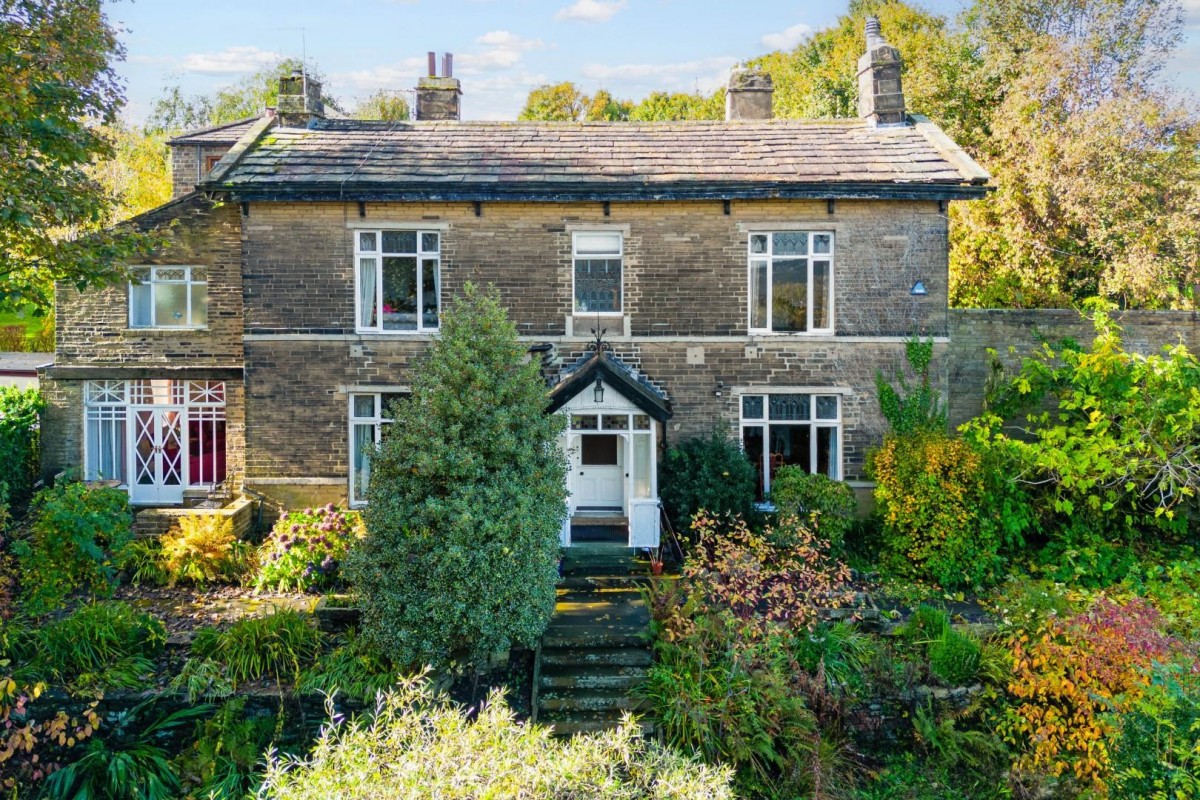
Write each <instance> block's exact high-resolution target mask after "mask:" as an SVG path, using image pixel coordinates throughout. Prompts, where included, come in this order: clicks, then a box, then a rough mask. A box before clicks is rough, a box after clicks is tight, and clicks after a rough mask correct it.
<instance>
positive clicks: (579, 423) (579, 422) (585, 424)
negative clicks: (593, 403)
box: [571, 414, 600, 431]
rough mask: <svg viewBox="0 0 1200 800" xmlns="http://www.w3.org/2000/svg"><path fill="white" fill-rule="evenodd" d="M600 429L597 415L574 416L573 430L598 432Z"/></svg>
mask: <svg viewBox="0 0 1200 800" xmlns="http://www.w3.org/2000/svg"><path fill="white" fill-rule="evenodd" d="M599 429H600V425H599V419H598V418H597V417H596V415H595V414H572V415H571V430H573V431H596V430H599Z"/></svg>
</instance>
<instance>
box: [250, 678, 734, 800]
mask: <svg viewBox="0 0 1200 800" xmlns="http://www.w3.org/2000/svg"><path fill="white" fill-rule="evenodd" d="M259 796H260V797H264V798H272V800H308V799H310V798H311V800H326V798H330V797H356V798H364V800H366V799H367V798H372V799H374V798H377V799H378V800H385V798H393V797H404V798H409V800H426V799H428V800H433V799H434V798H437V799H438V800H455V799H461V800H467V798H477V797H497V798H499V797H571V798H576V799H577V800H609V799H610V798H628V800H652V799H653V800H732V798H733V794H732V792H731V791H730V787H729V775H728V773H727V772H726V771H725V770H723V769H721V768H713V767H708V766H705V765H703V764H701V763H699V762H698V761H696V760H694V759H693V758H690V757H688V756H684V755H681V754H679V753H677V752H675V751H673V750H670V749H668V748H664V747H662V746H660V745H658V744H656V743H654V742H652V741H649V740H647V739H645V738H643V737H642V735H641V731H640V729H639V728H638V727H637V726H636V725H635V724H634V723H633V722H632V721H630V722H628V723H626V724H625V725H623V726H622V727H621V728H619V729H618V730H616V731H612V732H609V733H605V734H595V735H580V736H576V737H574V738H571V739H558V738H555V737H553V736H551V734H550V731H549V730H548V729H546V728H541V727H537V726H531V725H524V724H521V723H519V722H517V721H516V719H515V718H514V717H513V714H512V712H511V711H510V710H509V709H508V708H507V706H505V704H504V700H503V698H502V696H501V695H500V694H499V693H494V694H493V695H492V696H491V697H490V699H489V700H488V701H487V703H485V704H484V705H483V707H482V708H481V709H480V710H479V712H478V713H477V714H476V715H475V716H474V717H473V718H472V719H468V717H467V715H466V714H464V713H463V711H462V710H461V709H459V708H457V707H455V706H453V705H451V704H450V703H449V702H448V701H446V700H445V699H443V698H440V697H436V696H435V695H434V694H433V693H432V692H431V690H430V689H429V687H428V685H427V684H425V683H423V682H422V680H421V679H420V678H416V679H409V680H405V681H402V682H401V683H400V684H399V685H398V687H397V688H396V689H395V690H394V691H393V692H389V693H388V694H386V695H384V696H383V698H382V700H381V702H380V705H379V709H378V711H377V712H376V713H375V714H374V715H373V716H370V717H367V718H364V719H361V720H358V721H353V722H335V723H333V724H331V725H329V726H327V727H326V728H325V729H324V730H323V732H322V734H321V738H320V739H319V740H318V742H317V744H316V746H315V747H314V748H313V750H312V752H311V754H310V755H308V756H307V757H305V758H275V759H273V760H272V761H271V762H270V763H269V765H268V768H267V774H266V778H265V780H264V782H263V786H262V789H261V790H260V793H259Z"/></svg>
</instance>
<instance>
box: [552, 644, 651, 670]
mask: <svg viewBox="0 0 1200 800" xmlns="http://www.w3.org/2000/svg"><path fill="white" fill-rule="evenodd" d="M650 661H651V656H650V651H649V650H648V649H647V648H646V647H645V645H644V643H642V646H641V647H563V648H556V649H549V648H546V647H545V643H543V646H542V664H543V665H547V666H552V667H555V666H561V667H571V666H579V667H589V666H590V667H595V666H597V665H605V666H618V667H648V666H650ZM543 668H545V667H543Z"/></svg>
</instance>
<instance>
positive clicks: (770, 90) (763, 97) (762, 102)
mask: <svg viewBox="0 0 1200 800" xmlns="http://www.w3.org/2000/svg"><path fill="white" fill-rule="evenodd" d="M774 92H775V84H774V83H772V81H771V76H770V75H768V74H767V73H765V72H763V71H762V70H760V69H756V68H754V67H734V68H733V69H732V70H731V71H730V73H729V84H728V86H726V87H725V119H726V120H727V121H732V120H737V119H771V117H772V116H773V115H774V112H773V111H772V108H771V98H772V97H773V96H774Z"/></svg>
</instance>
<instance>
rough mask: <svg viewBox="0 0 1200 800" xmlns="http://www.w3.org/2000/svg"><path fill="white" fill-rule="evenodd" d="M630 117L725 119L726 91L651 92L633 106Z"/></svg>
mask: <svg viewBox="0 0 1200 800" xmlns="http://www.w3.org/2000/svg"><path fill="white" fill-rule="evenodd" d="M629 119H631V120H637V121H642V122H652V121H659V120H681V119H725V92H724V90H721V91H717V92H714V93H713V94H712V95H709V96H707V97H706V96H705V95H703V94H701V93H700V92H695V93H694V94H685V93H683V92H673V93H667V92H651V93H650V94H649V95H647V97H646V99H645V100H643V101H642V102H640V103H638V104H637V105H635V106H634V107H633V110H632V111H630V112H629Z"/></svg>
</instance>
